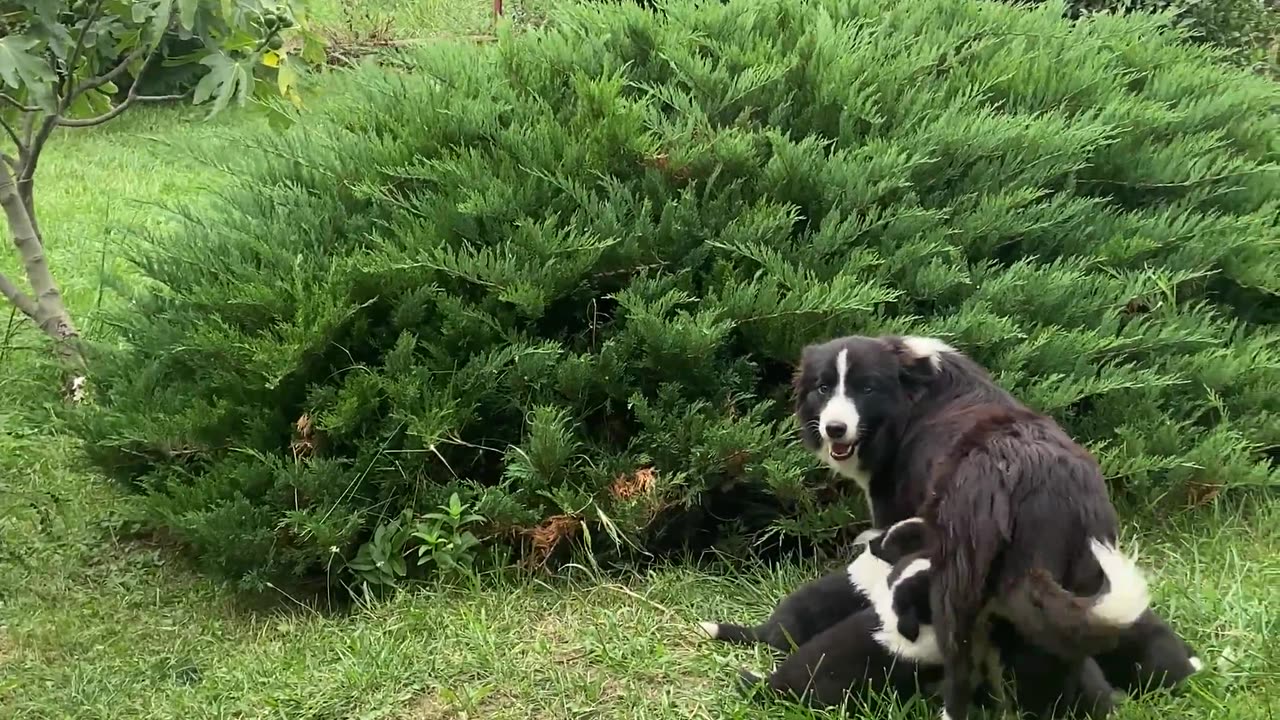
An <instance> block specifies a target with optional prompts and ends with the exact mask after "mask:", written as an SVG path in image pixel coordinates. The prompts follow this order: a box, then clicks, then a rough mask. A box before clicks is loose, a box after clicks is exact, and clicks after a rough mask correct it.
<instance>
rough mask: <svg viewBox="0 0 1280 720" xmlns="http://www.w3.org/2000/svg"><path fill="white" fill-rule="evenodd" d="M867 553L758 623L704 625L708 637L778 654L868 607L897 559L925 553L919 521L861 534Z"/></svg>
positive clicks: (794, 594) (800, 590)
mask: <svg viewBox="0 0 1280 720" xmlns="http://www.w3.org/2000/svg"><path fill="white" fill-rule="evenodd" d="M864 538H865V539H866V543H865V544H866V549H864V550H863V551H862V552H861V553H859V555H858V557H857V558H856V559H854V561H853V562H851V563H849V565H848V566H846V567H845V568H842V569H840V570H836V571H834V572H831V573H828V574H826V575H823V576H822V577H820V578H818V579H817V580H813V581H811V582H808V583H805V584H804V585H802V586H800V587H799V588H798V589H796V590H794V591H792V592H791V593H789V594H788V595H787V596H786V597H784V598H783V599H782V600H781V601H780V602H779V603H778V605H777V607H776V608H775V609H774V611H773V613H772V614H770V615H769V618H768V619H767V620H765V621H764V622H763V623H761V624H759V625H756V626H754V627H752V626H746V625H735V624H732V623H716V622H703V623H700V624H699V626H700V627H701V628H702V631H703V632H705V633H706V634H707V635H710V636H711V637H712V638H715V639H717V640H722V641H724V642H730V643H737V644H753V643H762V644H765V645H769V646H771V647H773V648H774V649H776V650H778V651H780V652H782V653H790V652H792V651H793V650H795V649H797V648H799V647H800V646H802V645H804V644H806V643H807V642H809V640H810V639H812V638H813V637H814V636H816V635H818V634H819V633H821V632H822V631H824V630H826V629H828V628H830V627H832V626H834V625H836V624H837V623H839V622H840V621H842V620H844V619H846V618H848V617H849V616H850V615H853V614H854V613H856V612H858V611H860V610H864V609H866V608H867V607H870V606H871V602H872V597H873V593H875V592H877V590H878V589H880V588H884V587H887V582H888V578H889V574H890V572H891V571H892V570H893V567H894V564H895V563H897V562H898V560H900V559H902V558H903V557H906V556H907V555H909V554H912V553H917V552H920V551H921V550H923V549H924V547H925V543H926V542H927V538H926V537H925V535H924V522H923V521H922V520H920V519H919V518H910V519H907V520H904V521H902V522H900V523H897V524H895V525H894V526H893V527H890V528H889V529H888V530H885V531H883V532H880V531H876V532H873V533H870V534H866V535H864Z"/></svg>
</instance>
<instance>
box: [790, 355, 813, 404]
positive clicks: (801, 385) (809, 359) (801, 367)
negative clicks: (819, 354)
mask: <svg viewBox="0 0 1280 720" xmlns="http://www.w3.org/2000/svg"><path fill="white" fill-rule="evenodd" d="M815 347H817V346H816V345H806V346H805V347H804V349H803V350H801V351H800V361H799V362H797V363H796V367H795V371H794V372H792V373H791V399H792V401H793V402H794V403H795V405H796V406H797V407H799V405H800V399H801V398H802V397H804V390H805V375H806V372H807V371H808V369H809V366H810V365H812V364H813V353H814V348H815Z"/></svg>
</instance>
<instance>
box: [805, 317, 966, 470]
mask: <svg viewBox="0 0 1280 720" xmlns="http://www.w3.org/2000/svg"><path fill="white" fill-rule="evenodd" d="M948 352H955V351H954V350H953V349H952V348H951V347H950V346H949V345H947V344H946V343H944V342H942V341H941V340H937V339H934V338H924V337H898V336H886V337H878V338H872V337H863V336H857V335H855V336H850V337H843V338H837V339H835V340H830V341H828V342H825V343H821V344H817V345H810V346H808V347H806V348H805V349H804V353H803V355H802V356H801V358H800V367H799V368H798V369H797V371H796V375H795V379H794V382H793V389H794V399H795V414H796V419H797V420H798V421H799V422H800V436H801V439H802V440H803V442H804V445H805V447H807V448H808V449H809V450H811V451H812V452H813V453H815V454H816V455H818V457H819V458H821V459H822V460H823V462H826V463H827V464H828V465H830V466H831V467H832V468H834V469H835V470H836V472H840V473H841V474H845V475H851V474H853V471H855V470H857V469H858V458H857V454H858V451H859V448H860V446H862V443H863V441H864V440H865V439H867V438H869V437H871V436H873V435H875V433H876V432H877V431H878V430H879V429H880V428H881V427H882V426H883V425H885V424H886V423H887V422H889V421H890V420H891V419H892V418H893V417H895V416H897V415H898V414H900V413H902V412H903V411H904V409H905V408H906V407H907V406H908V405H909V403H910V402H911V398H912V397H913V396H914V391H915V390H917V389H918V388H920V387H921V386H922V385H923V384H924V383H926V382H928V381H929V379H930V378H932V377H933V376H934V375H935V374H937V372H938V370H939V368H941V366H942V355H943V354H944V353H948Z"/></svg>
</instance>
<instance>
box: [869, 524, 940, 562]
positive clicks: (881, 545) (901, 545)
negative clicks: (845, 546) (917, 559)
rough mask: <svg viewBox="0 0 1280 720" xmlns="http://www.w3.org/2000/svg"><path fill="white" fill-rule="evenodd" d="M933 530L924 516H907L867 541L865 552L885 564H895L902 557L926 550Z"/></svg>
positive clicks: (931, 538)
mask: <svg viewBox="0 0 1280 720" xmlns="http://www.w3.org/2000/svg"><path fill="white" fill-rule="evenodd" d="M932 541H933V532H932V530H931V529H930V527H929V526H928V524H926V523H925V521H924V518H918V517H913V518H907V519H906V520H903V521H902V522H899V523H895V524H893V525H891V526H889V529H888V530H885V531H884V532H883V533H881V534H880V535H878V536H876V537H874V538H872V539H871V541H870V542H869V543H867V550H866V551H867V552H868V553H871V554H872V555H874V556H875V557H876V558H878V559H879V560H880V561H881V562H884V563H885V564H886V565H897V564H898V563H900V562H901V561H902V560H903V558H906V557H907V556H910V555H918V554H922V553H925V552H926V551H928V549H929V546H930V544H931V543H932Z"/></svg>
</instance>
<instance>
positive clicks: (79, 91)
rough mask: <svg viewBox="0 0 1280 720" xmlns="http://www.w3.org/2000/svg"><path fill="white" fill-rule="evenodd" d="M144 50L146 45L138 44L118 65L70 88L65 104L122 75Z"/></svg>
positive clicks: (158, 43)
mask: <svg viewBox="0 0 1280 720" xmlns="http://www.w3.org/2000/svg"><path fill="white" fill-rule="evenodd" d="M162 40H163V38H162V39H161V40H157V41H156V47H159V46H160V43H161V41H162ZM146 51H147V46H146V45H139V46H138V47H136V48H134V49H133V52H131V53H129V54H128V55H126V56H125V58H124V60H121V61H120V64H119V65H116V66H115V67H113V68H111V69H110V70H108V71H106V72H105V73H103V74H101V75H99V76H97V77H94V78H89V79H88V80H85V81H84V82H82V83H80V84H79V85H77V86H76V88H75V90H72V91H71V94H70V95H68V96H67V103H66V104H67V105H68V106H70V105H71V101H72V100H75V99H76V98H78V97H80V96H81V95H83V94H85V93H87V92H89V91H90V90H97V89H98V88H100V87H102V86H103V85H106V84H107V83H109V82H112V81H114V80H115V79H116V78H118V77H120V76H121V75H123V74H124V71H125V70H126V69H127V68H128V67H129V65H131V64H132V63H133V61H134V60H137V59H138V58H140V57H142V54H143V53H145V52H146ZM147 62H151V58H150V57H149V56H148V58H147ZM134 83H135V84H136V83H137V79H136V78H135V79H134Z"/></svg>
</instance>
